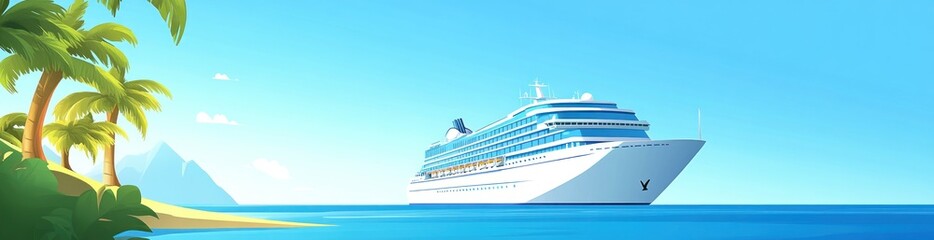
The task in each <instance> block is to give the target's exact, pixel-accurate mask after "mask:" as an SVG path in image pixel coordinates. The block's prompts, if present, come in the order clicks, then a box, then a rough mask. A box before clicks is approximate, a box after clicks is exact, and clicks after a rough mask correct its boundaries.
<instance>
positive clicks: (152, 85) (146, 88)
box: [123, 79, 172, 99]
mask: <svg viewBox="0 0 934 240" xmlns="http://www.w3.org/2000/svg"><path fill="white" fill-rule="evenodd" d="M123 86H124V87H125V88H126V89H127V90H136V91H143V92H151V93H158V94H161V95H162V96H166V97H168V98H169V99H172V93H171V92H169V88H167V87H165V85H162V84H161V83H159V82H157V81H155V80H149V79H138V80H133V81H129V82H126V83H124V84H123Z"/></svg>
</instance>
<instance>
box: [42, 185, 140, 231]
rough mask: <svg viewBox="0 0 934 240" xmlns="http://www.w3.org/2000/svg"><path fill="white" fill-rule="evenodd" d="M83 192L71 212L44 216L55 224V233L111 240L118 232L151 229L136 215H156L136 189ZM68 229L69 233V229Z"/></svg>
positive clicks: (130, 187) (124, 188)
mask: <svg viewBox="0 0 934 240" xmlns="http://www.w3.org/2000/svg"><path fill="white" fill-rule="evenodd" d="M100 192H101V193H100V194H99V195H98V194H97V192H95V191H93V190H88V191H85V192H84V193H82V194H81V196H79V197H78V199H77V201H76V203H75V208H74V211H72V212H69V211H67V210H66V211H60V212H58V213H53V214H52V215H51V216H49V217H47V219H51V221H50V222H54V223H56V224H57V225H54V226H55V227H54V228H52V229H53V230H55V232H56V235H60V233H70V234H74V236H75V238H76V239H113V236H116V235H117V234H120V233H123V232H126V231H131V230H136V231H146V232H152V230H151V229H149V226H147V225H146V223H144V222H143V221H141V220H139V218H137V217H139V216H153V217H157V216H156V213H155V212H153V211H152V209H150V208H149V207H146V206H145V205H143V204H142V203H140V200H141V199H142V197H141V196H140V192H139V189H138V188H136V187H135V186H123V187H120V189H118V190H117V193H116V194H114V192H113V191H111V190H110V189H101V190H100ZM69 230H70V232H69Z"/></svg>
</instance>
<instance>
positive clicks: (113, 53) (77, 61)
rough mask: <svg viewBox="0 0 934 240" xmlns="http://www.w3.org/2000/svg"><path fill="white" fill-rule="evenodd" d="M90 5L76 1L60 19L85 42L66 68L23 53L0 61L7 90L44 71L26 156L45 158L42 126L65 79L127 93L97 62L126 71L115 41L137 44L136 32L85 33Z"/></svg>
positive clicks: (101, 29)
mask: <svg viewBox="0 0 934 240" xmlns="http://www.w3.org/2000/svg"><path fill="white" fill-rule="evenodd" d="M86 9H87V2H85V1H84V0H76V1H75V3H74V4H72V5H71V7H69V8H68V9H67V10H66V11H65V13H64V14H63V15H61V16H59V17H58V19H59V21H60V22H61V23H62V24H65V25H66V26H68V27H70V28H72V29H74V30H76V31H77V32H78V33H79V35H80V36H81V40H80V41H78V42H76V43H74V44H71V45H70V46H68V48H67V50H68V53H69V54H70V56H69V58H68V59H66V61H67V63H66V64H65V66H64V67H61V68H56V67H55V66H43V65H37V64H39V63H37V62H33V61H29V60H28V59H26V58H25V56H24V55H22V54H12V55H10V56H8V57H7V58H5V59H3V60H2V61H0V84H3V85H4V87H7V91H10V92H16V89H15V87H14V86H15V85H14V83H15V81H16V80H18V79H19V77H20V76H21V75H22V74H25V73H28V72H31V71H36V70H42V75H41V77H40V78H39V84H38V86H36V92H35V94H33V98H32V102H31V104H30V106H29V111H28V112H27V117H26V126H25V128H24V130H23V141H22V144H23V148H22V149H23V157H24V158H41V159H45V154H43V152H42V124H44V123H45V116H46V112H47V111H48V108H49V104H50V102H51V98H52V94H53V93H54V92H55V88H56V87H58V84H59V83H60V82H61V81H62V79H65V78H68V79H72V80H75V81H78V82H82V83H85V84H88V85H91V86H93V87H95V88H97V89H99V90H100V91H102V92H108V93H114V94H120V93H122V92H123V90H122V87H121V86H120V83H119V82H118V81H117V80H116V79H114V78H113V77H112V76H111V75H110V74H108V73H107V71H106V70H104V69H102V68H101V67H99V66H97V65H95V64H96V63H100V64H104V65H110V66H112V67H115V68H119V69H125V68H126V67H127V59H126V56H125V55H124V54H123V52H121V51H120V49H118V48H117V47H115V46H114V45H113V43H112V42H127V43H130V44H131V45H134V46H135V45H136V37H135V36H134V35H133V32H132V31H131V30H130V29H129V28H127V27H125V26H123V25H120V24H116V23H104V24H100V25H97V26H94V27H93V28H91V29H89V30H85V29H83V28H82V27H83V26H84V20H83V19H82V17H83V15H84V13H85V10H86Z"/></svg>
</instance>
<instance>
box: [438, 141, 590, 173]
mask: <svg viewBox="0 0 934 240" xmlns="http://www.w3.org/2000/svg"><path fill="white" fill-rule="evenodd" d="M554 136H555V139H553V140H552V141H557V140H560V139H561V138H560V137H558V135H554ZM547 142H551V141H547ZM547 142H543V143H542V144H544V143H547ZM593 143H599V142H570V143H565V144H561V145H557V146H552V147H548V148H543V149H539V150H535V151H531V152H526V153H521V154H517V155H513V156H509V157H508V159H506V162H509V161H510V160H512V159H516V158H523V157H528V156H532V155H537V154H541V153H546V152H551V151H556V150H561V149H565V148H572V147H577V146H583V145H588V144H593ZM523 149H524V148H523ZM520 150H521V149H520ZM499 152H500V151H496V152H495V153H499ZM497 156H501V155H497ZM474 158H476V157H471V158H470V159H468V160H460V161H456V162H453V163H445V164H443V165H440V166H433V167H428V168H427V169H425V170H424V171H426V172H427V171H434V170H438V169H444V168H446V167H450V166H454V165H459V164H464V163H467V162H470V161H473V160H475V159H474Z"/></svg>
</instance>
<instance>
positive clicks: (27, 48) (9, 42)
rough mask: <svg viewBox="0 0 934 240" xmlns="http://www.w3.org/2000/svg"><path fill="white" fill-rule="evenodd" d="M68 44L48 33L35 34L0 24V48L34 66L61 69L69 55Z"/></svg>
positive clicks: (65, 64)
mask: <svg viewBox="0 0 934 240" xmlns="http://www.w3.org/2000/svg"><path fill="white" fill-rule="evenodd" d="M68 46H69V44H68V43H66V42H63V41H61V40H59V39H56V38H54V37H52V36H48V35H41V36H40V35H36V34H33V33H30V32H28V31H25V30H22V29H14V28H9V27H5V26H3V25H0V50H3V51H5V52H8V53H11V54H19V55H21V57H22V58H23V59H25V60H27V61H28V62H30V63H31V64H32V65H34V66H44V67H49V68H51V69H63V68H65V67H66V66H68V64H67V62H68V59H69V58H71V56H70V55H69V54H68V50H67V48H68Z"/></svg>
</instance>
